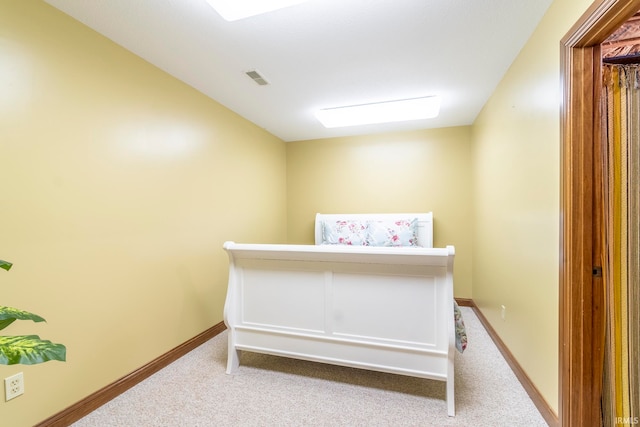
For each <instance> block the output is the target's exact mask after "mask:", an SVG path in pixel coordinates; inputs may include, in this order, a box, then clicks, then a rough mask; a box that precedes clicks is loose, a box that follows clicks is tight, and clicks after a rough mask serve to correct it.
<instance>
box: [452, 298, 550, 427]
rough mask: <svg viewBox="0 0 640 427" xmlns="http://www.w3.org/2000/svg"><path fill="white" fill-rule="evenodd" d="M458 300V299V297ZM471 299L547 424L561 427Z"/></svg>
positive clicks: (483, 323) (479, 316)
mask: <svg viewBox="0 0 640 427" xmlns="http://www.w3.org/2000/svg"><path fill="white" fill-rule="evenodd" d="M456 301H458V299H456ZM469 301H471V305H470V307H472V308H473V312H474V313H475V314H476V316H478V319H479V320H480V323H482V326H484V329H485V330H486V331H487V333H488V334H489V336H490V337H491V339H492V340H493V342H494V344H495V345H496V347H498V350H500V353H502V356H503V357H504V358H505V360H506V361H507V363H508V364H509V366H510V367H511V370H512V371H513V373H514V374H515V375H516V377H517V378H518V380H519V381H520V384H522V387H524V389H525V391H526V392H527V394H528V395H529V397H530V398H531V400H532V401H533V404H534V405H536V408H538V411H540V414H541V415H542V417H543V418H544V420H545V421H546V422H547V424H549V426H550V427H560V422H559V420H558V415H557V414H556V413H555V412H554V411H553V409H551V407H550V406H549V404H548V403H547V401H546V400H545V399H544V397H542V394H541V393H540V391H539V390H538V389H537V388H536V386H535V385H534V384H533V382H532V381H531V378H529V376H528V375H527V373H526V372H525V371H524V369H522V366H520V364H519V363H518V361H517V360H516V359H515V357H513V354H512V353H511V351H509V349H508V348H507V346H506V345H505V343H504V341H502V339H500V337H499V336H498V333H497V332H496V330H495V329H493V326H491V324H490V323H489V321H488V320H487V318H486V317H484V314H482V312H481V311H480V309H479V308H478V306H477V305H476V304H475V302H474V301H473V300H469ZM458 305H461V306H462V305H465V304H461V303H460V301H458Z"/></svg>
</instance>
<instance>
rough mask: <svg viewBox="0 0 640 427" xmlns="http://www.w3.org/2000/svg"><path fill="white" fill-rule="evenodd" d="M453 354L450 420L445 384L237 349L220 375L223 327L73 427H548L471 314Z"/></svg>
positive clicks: (223, 359)
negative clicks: (234, 363) (235, 365)
mask: <svg viewBox="0 0 640 427" xmlns="http://www.w3.org/2000/svg"><path fill="white" fill-rule="evenodd" d="M461 309H462V313H463V316H464V321H465V323H466V327H467V335H468V338H469V346H468V348H467V350H466V351H465V352H464V354H459V353H457V352H456V372H455V387H456V416H455V417H448V416H447V407H446V402H445V383H444V382H439V381H431V380H425V379H419V378H412V377H406V376H401V375H393V374H385V373H378V372H371V371H365V370H360V369H353V368H345V367H339V366H332V365H325V364H320V363H313V362H306V361H299V360H292V359H287V358H281V357H275V356H268V355H261V354H254V353H243V355H242V358H241V363H240V369H239V370H238V373H237V374H236V375H233V376H231V375H226V374H225V368H226V351H227V334H226V332H225V333H222V334H220V335H218V336H216V337H215V338H213V339H212V340H210V341H208V342H207V343H205V344H203V345H201V346H200V347H198V348H197V349H195V350H193V351H192V352H190V353H189V354H187V355H186V356H184V357H183V358H181V359H179V360H177V361H176V362H174V363H172V364H171V365H169V366H168V367H166V368H165V369H163V370H161V371H159V372H158V373H156V374H155V375H153V376H151V377H150V378H148V379H147V380H145V381H143V382H142V383H140V384H138V385H136V386H135V387H133V388H132V389H130V390H128V391H127V392H125V393H124V394H122V395H120V396H118V397H117V398H115V399H114V400H112V401H111V402H109V403H107V404H106V405H104V406H102V407H101V408H99V409H97V410H96V411H94V412H93V413H91V414H89V415H88V416H86V417H85V418H83V419H81V420H80V421H78V422H76V423H75V424H73V427H110V426H126V427H133V426H135V427H174V426H175V427H209V426H215V427H233V426H251V427H253V426H266V427H271V426H278V427H284V426H296V427H297V426H349V427H356V426H366V427H370V426H371V427H373V426H389V427H398V426H469V427H476V426H477V427H484V426H486V427H497V426H523V427H524V426H526V427H535V426H547V423H546V422H545V421H544V419H543V418H542V416H541V415H540V413H539V412H538V410H537V409H536V407H535V406H534V405H533V403H532V402H531V400H530V399H529V396H528V395H527V393H526V392H525V391H524V389H523V388H522V386H521V385H520V383H519V382H518V380H517V378H516V377H515V375H514V374H513V372H512V371H511V369H510V368H509V366H508V365H507V363H506V361H505V360H504V358H503V357H502V355H501V354H500V352H499V351H498V349H497V348H496V347H495V345H494V344H493V342H492V340H491V338H490V337H489V335H487V333H486V331H485V330H484V328H483V327H482V325H481V324H480V322H479V320H478V318H477V317H476V316H475V314H474V313H473V310H472V309H470V308H468V307H461Z"/></svg>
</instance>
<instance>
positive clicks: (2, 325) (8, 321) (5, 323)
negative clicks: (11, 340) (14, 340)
mask: <svg viewBox="0 0 640 427" xmlns="http://www.w3.org/2000/svg"><path fill="white" fill-rule="evenodd" d="M15 321H16V319H15V318H14V319H4V320H0V331H1V330H3V329H4V328H6V327H7V326H9V325H10V324H12V323H13V322H15Z"/></svg>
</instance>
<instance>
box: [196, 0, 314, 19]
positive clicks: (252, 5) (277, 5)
mask: <svg viewBox="0 0 640 427" xmlns="http://www.w3.org/2000/svg"><path fill="white" fill-rule="evenodd" d="M305 1H307V0H207V2H208V3H209V4H210V5H211V7H213V8H214V9H215V10H216V12H218V13H219V14H220V15H221V16H222V17H223V18H224V19H226V20H227V21H237V20H238V19H243V18H248V17H249V16H254V15H260V14H263V13H267V12H271V11H273V10H278V9H282V8H285V7H289V6H293V5H295V4H299V3H304V2H305Z"/></svg>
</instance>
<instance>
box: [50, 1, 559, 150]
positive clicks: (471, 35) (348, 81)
mask: <svg viewBox="0 0 640 427" xmlns="http://www.w3.org/2000/svg"><path fill="white" fill-rule="evenodd" d="M45 1H46V2H47V3H49V4H51V5H52V6H54V7H56V8H58V9H60V10H62V11H63V12H65V13H67V14H69V15H71V16H72V17H74V18H75V19H77V20H78V21H80V22H83V23H84V24H86V25H88V26H89V27H91V28H93V29H94V30H95V31H97V32H99V33H101V34H103V35H104V36H106V37H108V38H109V39H111V40H113V41H114V42H116V43H118V44H119V45H121V46H123V47H125V48H126V49H128V50H130V51H131V52H133V53H135V54H137V55H138V56H140V57H142V58H144V59H145V60H147V61H148V62H150V63H152V64H155V65H156V66H157V67H159V68H161V69H163V70H164V71H166V72H167V73H169V74H171V75H173V76H175V77H176V78H178V79H180V80H182V81H184V82H185V83H187V84H189V85H190V86H192V87H194V88H196V89H197V90H199V91H200V92H202V93H204V94H206V95H208V96H209V97H211V98H213V99H215V100H216V101H218V102H220V103H221V104H223V105H225V106H226V107H228V108H229V109H231V110H233V111H235V112H237V113H238V114H240V115H241V116H243V117H245V118H246V119H248V120H250V121H251V122H253V123H255V124H256V125H258V126H260V127H262V128H265V129H266V130H267V131H269V132H271V133H272V134H274V135H276V136H278V137H280V138H281V139H283V140H285V141H295V140H305V139H315V138H326V137H334V136H343V135H359V134H370V133H377V132H386V131H396V130H414V129H426V128H438V127H448V126H461V125H469V124H471V123H473V121H474V119H475V118H476V116H477V115H478V113H479V112H480V110H481V109H482V106H483V105H484V103H485V102H486V101H487V99H488V97H489V96H490V95H491V93H492V92H493V90H494V88H495V87H496V85H497V84H498V83H499V81H500V79H501V78H502V76H503V75H504V73H505V72H506V70H507V69H508V67H509V65H510V64H511V62H512V61H513V59H514V58H515V57H516V55H517V54H518V52H519V51H520V49H521V48H522V46H523V45H524V43H525V42H526V40H527V39H528V38H529V36H530V35H531V33H532V32H533V30H534V29H535V27H536V25H537V24H538V22H539V21H540V19H541V18H542V16H543V14H544V12H545V11H546V10H547V8H548V7H549V5H550V4H551V2H552V0H482V1H479V0H309V1H308V2H307V3H303V4H300V5H296V6H291V7H288V8H285V9H281V10H279V11H274V12H270V13H267V14H264V15H260V16H255V17H252V18H247V19H244V20H240V21H234V22H227V21H225V20H223V19H222V18H221V17H220V16H219V15H218V14H217V13H216V12H215V11H214V10H213V9H212V8H211V7H210V6H209V5H208V3H207V2H206V0H45ZM253 69H256V70H258V71H259V72H260V73H261V74H262V75H263V76H264V77H265V78H266V79H267V80H268V81H269V82H270V85H268V86H258V85H257V84H256V83H255V82H254V81H253V80H251V79H250V78H249V77H247V76H246V75H245V72H246V71H249V70H253ZM429 95H439V96H440V97H441V99H442V104H441V110H440V116H439V117H438V118H436V119H428V120H417V121H412V122H405V123H396V124H385V125H365V126H358V127H347V128H340V129H325V128H324V127H323V126H322V125H321V124H320V123H319V122H318V121H317V120H316V118H315V116H314V112H315V111H316V110H317V109H321V108H330V107H336V106H341V105H354V104H365V103H370V102H377V101H385V100H390V99H404V98H415V97H421V96H429Z"/></svg>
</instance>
